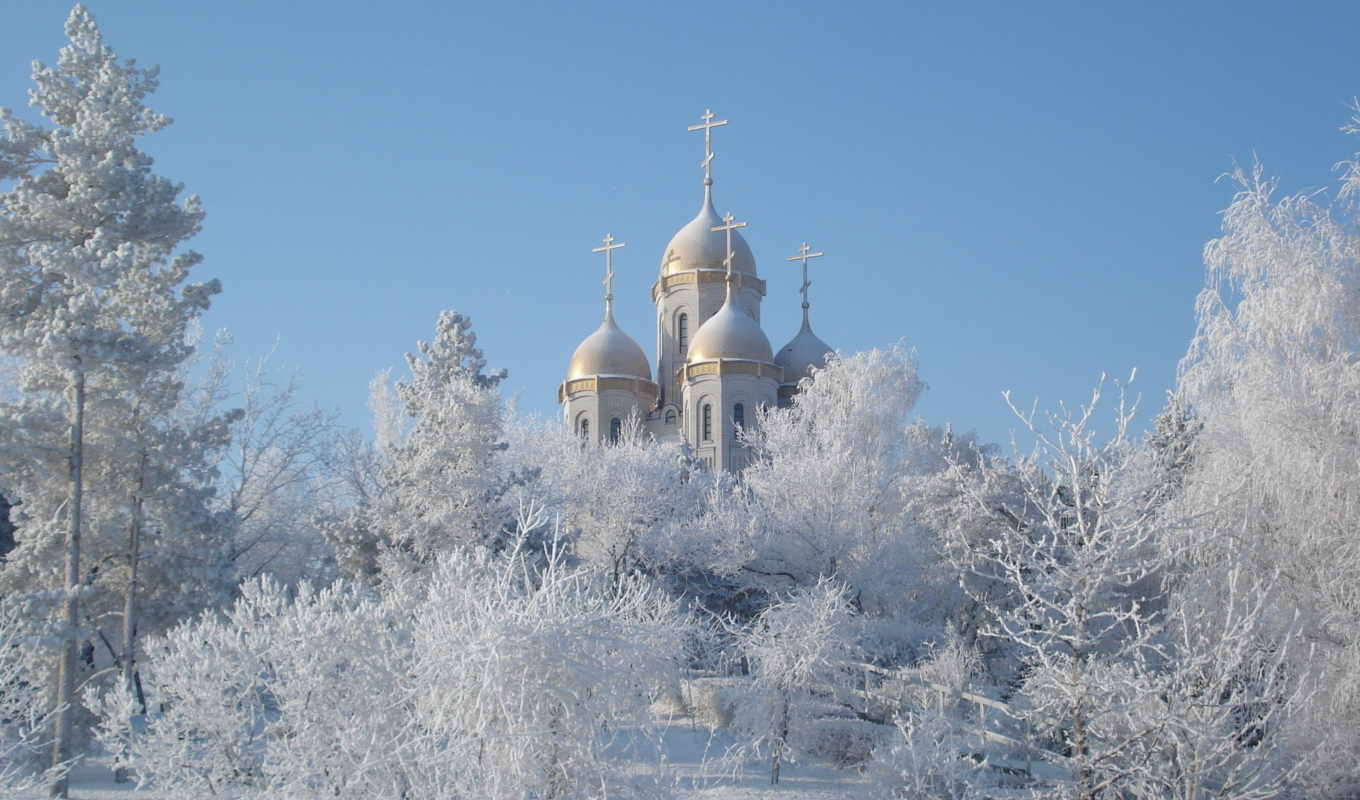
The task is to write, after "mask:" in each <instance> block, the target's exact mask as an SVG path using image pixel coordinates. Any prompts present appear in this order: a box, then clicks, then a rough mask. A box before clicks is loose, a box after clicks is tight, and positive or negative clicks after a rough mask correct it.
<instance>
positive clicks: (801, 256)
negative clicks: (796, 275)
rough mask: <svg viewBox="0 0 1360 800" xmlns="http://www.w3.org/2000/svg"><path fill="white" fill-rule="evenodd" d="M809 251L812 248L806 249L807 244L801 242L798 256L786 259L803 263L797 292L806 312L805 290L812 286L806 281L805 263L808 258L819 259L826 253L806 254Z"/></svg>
mask: <svg viewBox="0 0 1360 800" xmlns="http://www.w3.org/2000/svg"><path fill="white" fill-rule="evenodd" d="M811 249H812V248H810V247H808V243H807V242H803V246H802V247H800V248H798V255H796V256H789V257H788V259H787V260H788V261H801V262H803V285H802V287H801V288H800V289H799V290H798V291H800V292H802V293H803V310H804V311H807V309H808V299H807V290H808V287H809V286H811V285H812V281H810V280H808V279H807V262H808V259H809V258H821V257H822V256H824V255H826V253H823V252H820V251H819V252H816V253H811V252H808V251H810V250H811Z"/></svg>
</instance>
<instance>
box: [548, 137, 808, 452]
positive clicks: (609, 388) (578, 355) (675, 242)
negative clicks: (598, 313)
mask: <svg viewBox="0 0 1360 800" xmlns="http://www.w3.org/2000/svg"><path fill="white" fill-rule="evenodd" d="M701 119H702V120H703V121H702V122H701V123H700V124H698V125H692V126H690V128H689V130H691V131H698V130H702V131H703V132H704V160H703V162H702V163H703V168H704V194H703V200H702V202H701V203H700V206H699V213H698V215H696V216H695V217H694V219H692V220H690V221H689V222H688V223H686V224H685V225H684V227H682V228H680V230H679V231H677V232H676V234H675V236H673V237H671V241H670V244H668V245H667V246H666V249H665V250H664V251H663V252H662V256H661V266H660V270H659V272H658V274H657V278H656V282H655V283H653V284H652V303H653V304H654V305H655V306H656V342H657V346H656V347H657V363H656V372H655V373H653V372H652V370H651V366H650V365H649V363H648V361H647V356H646V354H645V353H643V351H642V348H641V347H639V346H638V343H637V342H636V341H634V340H633V338H632V337H630V336H629V335H628V334H626V333H624V332H623V330H622V329H621V328H619V326H618V324H617V323H616V322H615V321H614V294H613V278H614V264H613V253H614V250H616V249H617V248H620V247H623V243H621V242H616V241H615V240H614V238H613V236H605V238H604V245H603V246H602V247H597V248H595V250H594V252H596V253H603V254H604V257H605V281H604V283H605V296H604V321H603V322H602V323H600V327H599V328H597V329H596V330H595V332H594V333H592V334H590V335H589V336H587V337H586V339H585V341H583V342H581V344H580V346H578V347H577V348H576V352H575V353H573V354H572V356H571V361H570V363H569V364H568V365H567V375H566V379H565V380H564V381H562V384H561V385H560V386H559V387H558V390H557V399H558V402H559V403H561V404H562V408H563V415H564V417H565V421H566V424H567V426H568V427H569V428H570V429H571V430H573V431H575V432H576V434H577V435H578V436H580V437H582V438H583V439H585V440H587V441H589V442H592V443H595V444H599V443H602V442H610V441H617V440H618V438H619V436H620V435H621V432H622V430H623V427H624V425H625V424H627V423H628V420H629V418H630V417H631V416H634V415H636V416H637V418H638V419H639V420H640V421H641V423H642V425H643V426H644V429H645V430H646V431H647V432H649V433H651V434H652V435H654V436H655V437H656V438H657V439H659V440H672V441H676V442H683V443H684V444H685V445H687V446H688V447H689V449H690V451H691V452H692V453H693V455H694V456H695V457H697V458H698V459H699V460H701V461H703V462H704V463H706V464H707V465H708V466H709V467H710V468H712V469H718V470H726V471H729V472H737V471H740V470H741V468H742V467H743V466H745V464H746V455H747V454H746V452H745V448H744V447H743V445H742V444H741V442H740V440H739V439H738V437H737V431H738V430H739V429H740V428H741V427H742V426H744V425H747V424H750V423H751V422H754V420H755V419H756V414H755V410H756V409H757V408H758V407H760V406H762V405H774V404H776V403H777V404H781V405H786V404H788V403H789V401H790V398H792V397H793V395H794V394H795V393H796V392H797V391H798V382H799V381H800V380H802V379H803V378H805V377H807V376H808V375H809V374H810V372H811V370H812V369H813V368H817V367H822V366H824V365H825V364H826V357H827V355H828V354H830V353H831V352H832V348H831V347H830V346H829V345H827V344H826V342H823V341H822V340H821V339H819V338H817V335H816V334H814V333H813V332H812V325H811V323H810V321H809V318H808V308H809V306H808V300H807V290H808V287H809V286H810V285H811V284H810V283H809V282H808V279H807V262H808V260H809V259H812V258H817V257H818V256H821V255H822V254H821V253H813V252H810V251H809V248H808V246H807V245H806V244H804V245H803V246H802V247H801V248H800V250H799V253H798V255H795V256H792V257H790V258H788V259H787V260H789V261H801V262H802V265H803V285H802V287H801V290H800V291H801V292H802V296H803V326H802V328H801V329H800V330H799V331H798V333H797V335H795V336H794V337H793V340H792V341H790V342H789V343H788V344H787V345H785V346H784V348H783V349H781V350H780V351H779V353H778V354H777V355H776V354H775V353H774V351H773V350H772V349H771V348H770V340H769V338H767V337H766V336H765V332H764V331H763V330H761V327H760V303H761V300H762V299H763V298H764V297H765V281H763V280H761V279H760V277H759V276H758V273H757V272H756V260H755V256H754V255H752V253H751V248H750V246H748V245H747V244H746V240H745V239H743V238H742V236H741V233H740V230H739V229H740V228H742V227H745V225H746V223H744V222H735V221H734V220H733V217H732V215H730V214H728V215H727V216H725V217H719V216H718V214H717V212H716V211H715V210H714V207H713V175H712V169H711V166H712V162H713V143H712V131H713V129H714V128H716V127H719V126H721V125H726V124H727V121H726V120H718V121H715V119H714V116H713V112H712V111H705V112H704V114H703V116H702V117H701Z"/></svg>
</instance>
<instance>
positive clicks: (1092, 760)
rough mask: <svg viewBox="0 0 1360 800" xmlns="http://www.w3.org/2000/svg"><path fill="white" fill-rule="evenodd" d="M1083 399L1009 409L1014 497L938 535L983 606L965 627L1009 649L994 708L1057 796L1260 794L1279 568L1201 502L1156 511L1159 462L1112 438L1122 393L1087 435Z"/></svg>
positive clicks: (1279, 704)
mask: <svg viewBox="0 0 1360 800" xmlns="http://www.w3.org/2000/svg"><path fill="white" fill-rule="evenodd" d="M1099 400H1100V390H1099V389H1097V390H1096V392H1095V393H1094V394H1093V397H1092V400H1091V402H1090V403H1089V404H1087V405H1086V406H1084V407H1082V408H1081V409H1080V410H1077V411H1075V412H1073V411H1063V412H1060V413H1058V414H1055V415H1053V416H1052V417H1051V418H1050V419H1049V421H1048V424H1043V423H1041V422H1037V421H1036V420H1035V419H1034V417H1033V416H1032V415H1021V419H1022V420H1023V421H1024V422H1025V423H1026V424H1027V426H1029V428H1030V430H1031V432H1032V433H1033V434H1034V436H1035V439H1036V442H1037V444H1036V449H1035V451H1034V453H1033V454H1031V455H1029V456H1025V457H1023V458H1020V459H1018V460H1017V463H1016V465H1015V468H1014V474H1015V475H1016V476H1018V478H1019V480H1020V481H1021V485H1022V487H1023V498H1022V500H1023V503H1024V505H1025V508H1024V509H1021V510H1017V511H1016V512H1013V513H1011V514H1009V515H1002V516H1000V517H998V518H996V522H995V524H994V525H993V526H992V527H991V529H990V532H989V535H988V536H986V537H985V538H983V539H982V540H977V539H972V540H969V541H966V542H960V543H959V544H958V546H957V547H956V548H955V549H953V550H952V551H951V552H952V553H953V554H954V558H955V559H956V560H957V562H958V565H959V568H960V571H961V572H962V573H963V583H964V586H965V587H968V589H969V590H970V592H973V593H974V596H975V599H976V600H977V602H978V603H979V605H980V606H981V607H982V608H983V609H985V611H986V612H987V613H988V615H989V617H990V619H989V621H988V623H987V624H986V625H984V627H983V628H982V631H981V633H982V635H983V636H985V637H989V638H993V639H997V640H1000V641H1001V642H1003V643H1004V644H1005V646H1006V648H1007V649H1008V650H1009V652H1010V653H1011V654H1012V657H1013V658H1015V659H1016V661H1017V662H1018V664H1019V666H1020V670H1019V686H1018V688H1017V689H1016V691H1015V692H1014V693H1013V694H1012V696H1011V708H1012V709H1013V710H1014V713H1015V715H1016V718H1017V719H1019V720H1021V721H1022V722H1024V723H1025V724H1026V726H1027V728H1028V729H1029V730H1032V731H1034V732H1036V734H1037V735H1038V736H1039V737H1040V742H1041V743H1043V744H1045V745H1046V752H1045V754H1044V758H1045V759H1046V760H1047V761H1050V762H1051V763H1053V764H1055V765H1057V766H1058V767H1060V768H1061V770H1062V777H1061V778H1058V779H1056V782H1057V784H1058V787H1059V788H1060V790H1061V791H1062V792H1063V793H1064V795H1065V796H1066V795H1071V796H1073V797H1079V798H1083V800H1095V798H1101V797H1116V796H1121V795H1123V794H1127V793H1132V794H1134V795H1135V796H1170V797H1196V796H1201V795H1203V794H1204V793H1211V794H1213V796H1217V797H1241V798H1264V797H1274V796H1277V795H1278V793H1280V792H1281V791H1283V790H1284V789H1285V788H1287V787H1288V786H1289V785H1290V781H1291V780H1292V779H1293V777H1294V774H1295V772H1294V769H1293V767H1292V766H1291V765H1290V764H1289V762H1288V760H1287V759H1286V758H1284V757H1283V756H1282V754H1283V753H1284V752H1285V745H1286V744H1287V743H1288V742H1289V738H1288V737H1289V733H1290V728H1289V724H1288V723H1289V722H1290V721H1291V717H1290V715H1291V713H1292V712H1293V710H1294V709H1295V707H1296V706H1297V704H1298V700H1299V699H1300V697H1301V696H1302V693H1303V692H1304V687H1303V684H1302V683H1301V682H1300V681H1298V680H1297V679H1296V678H1295V677H1294V676H1292V675H1290V674H1289V673H1288V671H1287V668H1286V666H1285V665H1286V664H1287V661H1286V659H1285V654H1287V653H1289V652H1290V648H1291V635H1290V631H1291V628H1290V625H1289V620H1288V619H1285V620H1283V621H1282V620H1280V619H1279V618H1277V617H1276V616H1275V614H1274V611H1275V606H1274V598H1275V592H1276V587H1277V585H1278V584H1277V582H1276V581H1275V580H1274V578H1273V577H1272V575H1271V573H1270V572H1268V571H1266V572H1262V571H1259V570H1253V569H1251V567H1250V564H1249V563H1248V562H1246V561H1244V560H1243V553H1242V550H1241V548H1240V547H1239V546H1238V542H1237V539H1236V536H1235V533H1236V532H1235V531H1234V530H1232V529H1231V527H1228V528H1224V527H1222V524H1223V522H1224V520H1223V519H1221V518H1219V517H1218V516H1216V515H1215V514H1214V513H1212V512H1214V511H1215V509H1212V508H1209V509H1204V510H1203V512H1202V513H1200V514H1197V515H1195V516H1194V517H1193V518H1191V519H1176V518H1173V517H1170V516H1168V515H1167V514H1165V513H1163V510H1162V503H1163V498H1162V497H1161V496H1160V495H1159V494H1158V492H1157V491H1155V489H1156V487H1157V486H1159V485H1160V484H1161V482H1162V481H1163V480H1164V472H1163V471H1162V470H1160V469H1158V465H1157V463H1156V459H1155V458H1154V457H1153V456H1152V455H1150V454H1149V453H1148V451H1146V450H1143V449H1140V448H1138V447H1136V446H1135V445H1134V444H1133V443H1132V442H1131V441H1130V440H1129V439H1128V435H1127V434H1128V426H1129V422H1130V420H1131V418H1132V412H1131V411H1130V410H1128V409H1126V408H1125V407H1124V406H1123V404H1122V402H1121V404H1120V406H1119V408H1118V409H1117V410H1116V412H1115V414H1114V417H1113V420H1112V421H1111V422H1110V429H1109V433H1108V434H1107V436H1106V437H1104V438H1102V437H1100V436H1099V435H1098V433H1097V430H1096V429H1097V424H1096V420H1095V416H1094V413H1095V410H1096V408H1097V406H1098V403H1099ZM995 469H998V467H997V466H996V465H985V466H984V468H983V473H984V474H985V473H986V472H988V471H991V470H995ZM984 485H985V482H984ZM977 500H978V502H979V504H980V505H984V506H986V507H987V508H988V509H989V510H990V508H991V504H992V502H993V500H992V498H990V497H989V496H987V495H985V494H979V495H978V496H977ZM1225 576H1228V577H1230V578H1231V580H1230V581H1228V582H1227V583H1224V582H1223V581H1222V580H1221V579H1222V578H1223V577H1225ZM979 586H987V587H995V586H1000V587H1002V588H1003V589H1004V591H1002V592H999V593H998V592H991V591H989V592H987V593H981V592H978V591H977V587H979Z"/></svg>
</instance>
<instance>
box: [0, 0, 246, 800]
mask: <svg viewBox="0 0 1360 800" xmlns="http://www.w3.org/2000/svg"><path fill="white" fill-rule="evenodd" d="M66 34H67V37H68V38H69V40H70V43H69V44H68V45H67V46H66V47H64V48H62V50H61V53H60V56H59V58H58V62H57V64H56V66H46V65H43V64H40V63H39V64H35V66H34V70H33V80H34V82H35V84H36V88H35V89H34V90H33V91H32V92H31V95H30V98H31V104H32V105H33V106H35V107H36V108H37V109H38V110H39V111H40V112H41V113H42V115H43V116H45V117H46V118H47V120H48V122H49V123H50V124H49V125H41V124H33V123H30V122H27V121H25V120H23V119H21V118H19V117H18V116H17V115H15V114H14V113H12V112H11V111H8V110H5V111H3V112H0V121H3V123H4V126H5V127H4V136H3V138H0V183H3V185H6V186H7V189H6V191H5V192H4V193H3V194H0V267H3V269H0V311H2V312H3V315H2V316H0V348H3V349H4V350H5V352H6V353H8V354H11V355H15V356H18V357H20V358H21V359H22V361H23V363H24V369H23V375H22V384H21V386H20V389H21V390H22V395H21V397H20V398H19V400H18V401H17V403H16V404H15V405H14V406H11V407H9V408H7V409H6V411H7V415H8V416H9V417H10V419H9V420H8V421H7V422H8V424H6V425H5V426H4V427H5V428H7V429H10V430H12V431H17V432H18V434H19V435H18V437H17V440H16V441H13V442H11V445H12V446H11V447H9V448H7V450H8V453H9V455H10V457H9V458H8V459H6V461H7V466H9V467H14V466H15V465H16V463H18V462H27V463H20V464H19V466H18V467H17V468H16V469H13V470H8V473H9V474H8V475H7V477H6V486H7V488H12V489H13V490H14V491H15V493H16V495H17V497H16V499H18V500H19V502H20V503H22V504H23V506H24V509H25V510H24V520H23V521H21V523H20V530H19V547H20V549H21V550H22V549H27V550H29V551H30V552H32V553H35V554H37V553H47V554H52V553H54V552H61V553H62V556H61V558H62V560H63V561H64V567H63V570H62V572H61V575H60V579H59V581H58V585H59V586H61V587H62V588H64V590H65V597H64V599H63V600H62V602H61V605H62V609H61V617H62V620H63V622H64V625H65V633H64V637H65V642H64V644H63V647H62V655H61V658H60V660H59V664H58V668H57V670H56V678H55V683H56V691H55V701H56V704H57V709H58V712H59V713H58V714H57V715H56V723H55V726H54V736H53V739H54V745H53V760H54V762H62V761H65V760H66V759H67V758H68V756H69V754H70V748H71V743H72V737H71V726H72V713H71V712H72V708H73V706H74V700H75V678H76V670H77V630H78V627H79V626H80V625H81V623H82V619H81V615H80V606H79V603H80V592H79V587H80V586H82V585H83V584H86V583H88V582H89V581H91V580H92V579H93V576H94V572H95V567H97V566H98V565H97V564H95V565H87V566H85V567H84V569H83V568H82V561H81V556H82V536H83V535H84V534H85V532H86V527H85V522H86V519H85V518H86V511H87V498H86V497H85V494H84V490H85V487H86V477H87V475H86V460H87V459H86V456H87V453H86V450H85V447H86V443H87V439H86V436H87V430H86V429H87V424H89V425H103V420H102V419H101V418H102V417H104V415H105V411H106V409H105V408H104V406H103V403H104V401H105V400H106V399H109V400H110V401H111V402H117V401H116V400H112V399H111V398H116V397H119V396H120V395H121V396H122V397H123V398H124V399H126V398H128V397H131V396H132V394H134V393H133V392H132V391H131V387H134V386H139V385H141V384H142V383H143V382H145V381H148V380H150V379H152V377H153V376H157V375H163V374H165V373H168V372H170V371H173V370H174V369H175V367H176V366H177V365H178V364H180V363H181V362H182V361H183V360H184V358H185V357H186V356H187V354H188V352H189V345H188V343H187V341H186V339H185V336H184V326H185V321H186V320H187V319H190V318H192V317H195V316H197V315H198V314H199V313H201V312H202V311H203V310H204V309H206V308H207V307H208V303H209V298H210V297H211V296H212V295H213V294H215V293H216V292H218V291H219V290H220V287H219V285H218V283H217V282H216V281H210V282H207V283H193V284H191V283H188V282H187V281H188V276H189V272H190V270H191V269H192V268H193V267H194V266H195V265H196V264H198V263H199V261H200V260H201V258H200V256H199V255H198V254H197V253H194V252H182V253H179V254H176V251H177V250H178V249H179V246H180V244H181V242H183V241H184V240H185V239H187V238H189V237H190V236H192V235H193V234H194V233H196V232H197V231H198V229H199V226H200V224H201V222H202V219H203V211H202V209H201V207H200V204H199V201H198V198H197V197H192V196H191V197H189V198H187V199H185V200H184V201H183V202H181V201H180V200H179V195H180V193H181V190H182V187H181V186H180V185H179V184H177V183H174V182H172V181H170V180H167V179H165V178H162V177H159V176H157V175H154V174H153V173H152V171H151V166H152V160H151V158H150V157H149V156H147V155H146V154H145V153H143V152H142V151H141V150H139V149H138V148H137V139H138V137H140V136H143V135H146V134H148V133H151V132H154V131H157V130H160V129H161V128H163V127H165V126H166V125H168V124H169V123H170V119H169V118H168V117H166V116H163V115H161V114H157V113H156V112H154V111H152V110H151V109H149V108H147V107H146V106H145V105H144V102H143V101H144V100H145V98H146V97H147V95H149V94H150V93H151V92H153V91H154V90H155V89H156V86H157V80H156V76H157V70H156V69H155V68H151V69H143V68H140V67H138V66H137V65H136V64H135V62H132V61H122V60H120V59H119V58H118V57H117V56H116V54H115V53H114V52H113V50H112V49H110V48H109V47H108V46H107V45H105V44H104V42H103V38H102V36H101V34H100V32H99V28H98V26H97V25H96V24H95V21H94V18H93V17H92V16H91V15H90V13H89V12H88V11H87V10H86V9H85V8H84V7H83V6H81V5H77V6H76V7H75V8H74V9H73V10H72V11H71V14H70V16H69V17H68V18H67V21H66ZM131 407H134V408H135V407H136V406H135V403H134V404H133V406H131ZM124 433H127V431H124ZM101 438H103V437H101ZM133 438H135V436H134V437H133ZM126 444H127V442H126V441H120V436H119V435H118V434H117V433H115V432H114V431H112V430H110V431H108V435H107V437H106V438H103V441H102V442H101V444H100V446H101V447H104V448H107V450H108V452H113V451H115V450H117V451H124V446H125V445H126ZM133 449H136V448H135V447H134V448H133ZM110 463H111V462H110ZM52 470H55V472H56V474H58V475H64V476H65V487H64V491H61V492H60V493H59V494H54V493H53V491H52V489H53V488H54V487H53V485H52V484H53V482H52V481H50V480H46V481H43V480H39V481H36V482H35V483H31V484H29V487H31V488H33V489H38V484H46V486H44V487H42V489H40V490H37V491H27V492H26V491H25V488H23V487H24V484H25V478H26V477H28V478H33V477H35V476H38V477H40V476H41V475H42V474H43V473H44V472H51V471H52ZM136 482H137V483H140V481H136ZM135 494H136V492H135V491H134V492H132V493H129V494H126V495H124V496H123V497H120V498H118V500H117V501H116V502H126V501H127V500H128V499H129V497H132V496H134V495H135ZM105 499H106V500H109V501H110V502H114V501H112V499H111V498H105ZM135 516H136V514H135V513H134V514H133V517H134V520H135ZM134 520H128V521H127V522H128V523H130V524H135V522H134ZM25 523H27V524H25ZM57 541H61V542H62V544H61V545H60V546H58V545H57V544H56V542H57ZM13 556H14V554H12V558H11V563H10V564H9V565H7V567H6V571H7V572H8V571H9V570H10V569H12V568H13V567H14V561H15V559H14V558H13ZM133 563H135V562H133ZM46 573H47V574H50V570H48V571H46ZM53 792H54V793H55V794H58V795H61V796H65V792H66V785H65V781H64V779H62V780H60V781H58V782H57V783H56V784H55V785H54V786H53Z"/></svg>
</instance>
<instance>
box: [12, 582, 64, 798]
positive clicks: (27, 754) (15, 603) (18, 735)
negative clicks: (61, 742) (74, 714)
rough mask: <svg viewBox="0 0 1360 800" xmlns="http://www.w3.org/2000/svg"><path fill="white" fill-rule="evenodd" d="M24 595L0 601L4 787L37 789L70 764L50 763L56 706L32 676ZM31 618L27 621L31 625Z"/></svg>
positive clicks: (30, 632)
mask: <svg viewBox="0 0 1360 800" xmlns="http://www.w3.org/2000/svg"><path fill="white" fill-rule="evenodd" d="M24 599H25V598H13V597H10V598H4V599H3V600H0V790H3V791H6V792H9V793H11V796H12V795H14V794H19V793H21V792H26V791H33V790H36V789H37V788H38V787H40V786H43V785H45V784H50V783H51V782H52V780H54V779H56V778H58V777H60V774H61V773H62V772H64V771H65V766H64V765H63V766H60V767H57V768H56V769H51V768H46V766H47V764H46V761H45V759H44V756H46V755H47V752H46V751H47V748H48V747H49V746H50V744H51V741H50V737H49V733H50V731H51V717H52V711H51V709H50V708H49V707H48V703H47V698H46V697H44V696H43V692H42V689H41V687H40V686H38V685H36V684H35V683H34V681H32V680H30V678H31V676H30V674H29V673H30V668H31V667H32V663H31V658H28V657H27V656H28V655H29V654H30V653H31V651H32V649H33V648H32V645H31V641H30V640H31V639H32V638H33V637H34V636H35V635H37V631H34V630H32V629H31V628H32V623H31V622H30V621H28V620H26V619H25V616H26V615H27V612H28V611H29V609H28V608H27V607H26V606H27V605H28V604H27V603H25V602H23V600H24ZM26 623H27V624H26Z"/></svg>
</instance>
